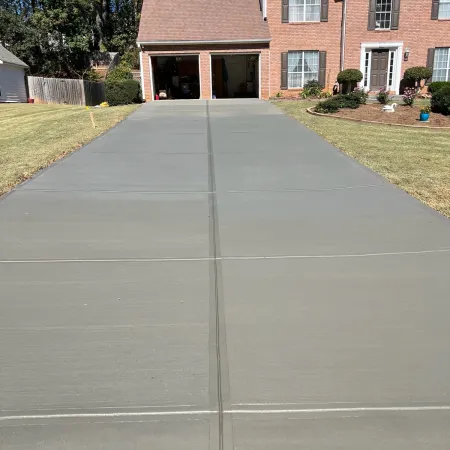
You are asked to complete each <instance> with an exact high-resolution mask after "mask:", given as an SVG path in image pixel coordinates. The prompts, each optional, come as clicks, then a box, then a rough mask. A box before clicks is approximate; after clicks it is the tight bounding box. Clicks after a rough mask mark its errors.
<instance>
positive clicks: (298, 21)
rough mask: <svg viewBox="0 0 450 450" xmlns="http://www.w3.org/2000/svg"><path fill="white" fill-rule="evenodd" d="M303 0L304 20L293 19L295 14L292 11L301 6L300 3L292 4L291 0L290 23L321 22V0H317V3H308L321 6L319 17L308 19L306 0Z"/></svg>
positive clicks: (291, 0)
mask: <svg viewBox="0 0 450 450" xmlns="http://www.w3.org/2000/svg"><path fill="white" fill-rule="evenodd" d="M301 1H303V20H292V17H293V16H294V14H293V13H292V12H291V11H292V9H293V8H295V7H297V6H299V5H293V4H291V2H293V0H289V22H290V23H317V22H320V8H321V5H322V2H321V0H316V1H317V2H318V4H317V5H308V6H318V7H319V18H318V19H317V20H306V6H307V5H306V0H301Z"/></svg>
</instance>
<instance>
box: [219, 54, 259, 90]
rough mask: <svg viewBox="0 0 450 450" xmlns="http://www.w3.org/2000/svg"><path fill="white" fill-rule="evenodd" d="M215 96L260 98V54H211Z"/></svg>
mask: <svg viewBox="0 0 450 450" xmlns="http://www.w3.org/2000/svg"><path fill="white" fill-rule="evenodd" d="M211 76H212V90H213V98H258V97H259V55H257V54H255V55H253V54H252V55H248V54H227V55H212V56H211Z"/></svg>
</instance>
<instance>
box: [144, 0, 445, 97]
mask: <svg viewBox="0 0 450 450" xmlns="http://www.w3.org/2000/svg"><path fill="white" fill-rule="evenodd" d="M138 46H139V48H140V49H141V52H140V55H141V78H142V80H143V90H144V92H145V98H146V100H152V99H154V98H155V96H156V95H161V97H165V96H168V97H170V98H203V99H209V98H223V97H260V98H265V99H266V98H268V97H269V96H273V95H276V94H277V93H278V92H280V91H281V92H283V94H284V95H297V94H298V92H299V91H300V90H301V89H302V87H303V85H304V84H305V83H306V82H307V81H308V80H311V79H316V80H319V81H320V82H321V84H323V85H324V86H325V87H326V88H327V89H331V87H332V86H333V84H334V82H335V80H336V76H337V74H338V72H339V71H340V70H341V69H342V68H358V69H360V70H361V72H362V73H363V74H364V79H363V81H362V82H361V85H362V86H364V87H366V88H368V89H370V90H372V91H374V90H378V89H380V88H382V87H386V88H388V89H389V90H391V91H393V92H395V93H399V92H400V86H401V80H402V78H403V73H404V71H405V69H407V68H408V67H412V66H425V65H427V66H429V67H432V68H433V79H434V80H440V81H441V80H445V81H450V0H227V1H226V2H224V1H223V0H189V1H188V2H181V1H180V0H168V1H166V2H164V3H161V2H159V1H157V0H144V5H143V8H142V14H141V24H140V29H139V35H138Z"/></svg>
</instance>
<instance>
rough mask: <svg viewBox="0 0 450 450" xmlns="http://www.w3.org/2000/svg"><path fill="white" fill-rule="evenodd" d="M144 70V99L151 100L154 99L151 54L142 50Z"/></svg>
mask: <svg viewBox="0 0 450 450" xmlns="http://www.w3.org/2000/svg"><path fill="white" fill-rule="evenodd" d="M142 70H143V73H144V90H145V92H144V93H143V97H144V99H145V100H146V101H147V102H149V101H152V100H154V98H153V96H152V94H151V77H150V54H149V53H148V52H146V51H143V52H142Z"/></svg>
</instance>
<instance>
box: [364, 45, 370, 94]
mask: <svg viewBox="0 0 450 450" xmlns="http://www.w3.org/2000/svg"><path fill="white" fill-rule="evenodd" d="M370 55H371V53H370V52H366V54H365V58H364V87H367V86H368V85H369V64H370Z"/></svg>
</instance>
